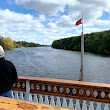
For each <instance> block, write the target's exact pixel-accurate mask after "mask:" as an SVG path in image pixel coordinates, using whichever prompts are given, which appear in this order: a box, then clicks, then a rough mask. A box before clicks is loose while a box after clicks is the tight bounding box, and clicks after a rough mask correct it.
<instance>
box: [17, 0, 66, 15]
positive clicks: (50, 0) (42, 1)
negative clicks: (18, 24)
mask: <svg viewBox="0 0 110 110" xmlns="http://www.w3.org/2000/svg"><path fill="white" fill-rule="evenodd" d="M16 4H18V5H23V6H24V7H26V8H27V9H34V10H36V11H38V12H39V13H41V14H48V15H54V14H56V13H57V12H58V11H59V10H63V6H64V5H65V1H63V0H16Z"/></svg>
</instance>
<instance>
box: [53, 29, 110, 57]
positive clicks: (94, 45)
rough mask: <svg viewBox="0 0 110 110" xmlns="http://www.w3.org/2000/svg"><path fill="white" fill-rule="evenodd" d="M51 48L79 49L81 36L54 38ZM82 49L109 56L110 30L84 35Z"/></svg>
mask: <svg viewBox="0 0 110 110" xmlns="http://www.w3.org/2000/svg"><path fill="white" fill-rule="evenodd" d="M52 47H53V48H57V49H65V50H73V51H80V50H81V36H76V37H71V38H64V39H59V40H55V41H53V43H52ZM84 51H85V52H91V53H95V54H101V55H107V56H110V30H107V31H102V32H95V33H91V34H85V35H84Z"/></svg>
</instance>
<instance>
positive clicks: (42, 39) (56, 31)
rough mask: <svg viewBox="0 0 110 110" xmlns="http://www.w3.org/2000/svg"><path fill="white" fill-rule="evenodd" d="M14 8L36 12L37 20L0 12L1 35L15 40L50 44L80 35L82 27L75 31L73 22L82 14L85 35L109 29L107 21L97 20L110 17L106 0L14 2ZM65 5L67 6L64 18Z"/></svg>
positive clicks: (9, 12)
mask: <svg viewBox="0 0 110 110" xmlns="http://www.w3.org/2000/svg"><path fill="white" fill-rule="evenodd" d="M16 4H17V5H22V6H24V8H27V9H34V10H36V13H37V12H38V14H39V16H38V17H35V16H33V15H32V14H30V13H29V14H23V13H22V12H21V13H16V12H14V11H10V10H9V9H5V10H0V25H1V29H0V35H3V36H11V37H12V38H13V39H15V40H26V41H31V42H36V43H40V44H51V43H52V42H53V40H57V39H60V38H65V37H71V36H76V35H80V33H81V26H77V27H76V26H75V22H76V21H77V20H78V19H80V18H81V16H82V15H81V13H82V12H83V13H84V33H91V32H95V31H102V30H105V29H110V22H109V20H110V17H109V18H106V19H105V20H101V19H100V18H101V17H102V15H103V12H107V13H108V14H109V16H110V4H109V0H104V1H101V0H68V1H67V0H51V1H50V0H16ZM65 5H68V13H66V14H64V10H65V9H64V7H65ZM59 11H61V12H62V13H63V14H62V13H61V14H60V13H58V12H59ZM53 15H54V16H53Z"/></svg>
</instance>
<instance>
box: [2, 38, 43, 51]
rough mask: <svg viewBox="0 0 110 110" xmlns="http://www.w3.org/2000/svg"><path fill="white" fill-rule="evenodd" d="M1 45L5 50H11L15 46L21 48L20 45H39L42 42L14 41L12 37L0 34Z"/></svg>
mask: <svg viewBox="0 0 110 110" xmlns="http://www.w3.org/2000/svg"><path fill="white" fill-rule="evenodd" d="M0 45H2V46H3V48H4V49H5V50H11V49H13V48H20V47H38V46H41V45H40V44H36V43H33V42H26V41H14V40H13V39H11V38H10V37H2V36H0Z"/></svg>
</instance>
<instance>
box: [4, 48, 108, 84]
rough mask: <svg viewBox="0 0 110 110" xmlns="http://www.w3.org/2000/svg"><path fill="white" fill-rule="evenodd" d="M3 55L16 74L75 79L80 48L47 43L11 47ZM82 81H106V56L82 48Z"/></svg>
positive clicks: (77, 74) (78, 64) (76, 77)
mask: <svg viewBox="0 0 110 110" xmlns="http://www.w3.org/2000/svg"><path fill="white" fill-rule="evenodd" d="M5 59H7V60H10V61H12V62H13V63H14V65H15V66H16V69H17V72H18V75H25V76H36V77H49V78H59V79H70V80H79V74H80V52H76V51H68V50H61V49H53V48H51V47H27V48H15V49H13V50H8V51H6V54H5ZM84 81H89V82H101V83H110V57H104V56H99V55H94V54H91V53H87V52H85V55H84Z"/></svg>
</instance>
